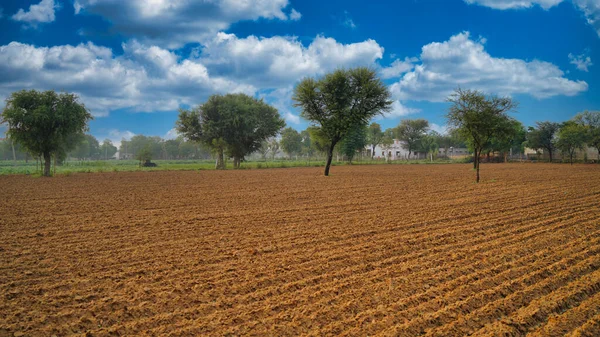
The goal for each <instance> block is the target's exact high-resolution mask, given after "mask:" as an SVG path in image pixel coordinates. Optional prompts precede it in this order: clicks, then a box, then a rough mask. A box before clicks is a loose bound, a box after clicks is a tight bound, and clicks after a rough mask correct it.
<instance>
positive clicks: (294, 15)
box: [290, 8, 302, 21]
mask: <svg viewBox="0 0 600 337" xmlns="http://www.w3.org/2000/svg"><path fill="white" fill-rule="evenodd" d="M301 18H302V14H300V12H298V11H297V10H295V9H293V8H292V11H291V12H290V20H292V21H298V20H300V19H301Z"/></svg>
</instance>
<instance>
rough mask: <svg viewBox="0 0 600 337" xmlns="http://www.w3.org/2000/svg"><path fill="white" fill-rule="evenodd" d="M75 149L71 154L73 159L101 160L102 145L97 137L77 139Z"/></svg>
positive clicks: (90, 136) (85, 136)
mask: <svg viewBox="0 0 600 337" xmlns="http://www.w3.org/2000/svg"><path fill="white" fill-rule="evenodd" d="M75 143H76V144H77V145H76V146H75V148H74V149H73V150H72V151H71V152H69V155H70V156H71V157H75V158H78V159H99V158H100V143H98V140H97V139H96V137H94V136H92V135H87V134H86V135H83V136H79V137H77V140H76V141H75Z"/></svg>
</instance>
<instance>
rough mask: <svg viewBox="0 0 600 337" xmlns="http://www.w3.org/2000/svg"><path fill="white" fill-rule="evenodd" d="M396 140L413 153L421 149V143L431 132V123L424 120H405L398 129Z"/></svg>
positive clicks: (409, 153) (409, 152)
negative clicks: (428, 132)
mask: <svg viewBox="0 0 600 337" xmlns="http://www.w3.org/2000/svg"><path fill="white" fill-rule="evenodd" d="M395 131H396V138H397V139H398V140H399V141H401V142H402V147H404V148H405V149H406V150H408V158H410V155H411V153H412V152H413V151H414V150H416V149H418V148H419V147H420V144H419V143H420V142H421V140H422V139H423V137H425V135H427V131H429V122H428V121H426V120H424V119H404V120H402V121H401V122H400V125H398V127H396V130H395Z"/></svg>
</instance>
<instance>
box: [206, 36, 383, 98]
mask: <svg viewBox="0 0 600 337" xmlns="http://www.w3.org/2000/svg"><path fill="white" fill-rule="evenodd" d="M383 51H384V49H383V47H381V46H380V45H379V44H377V42H375V41H374V40H367V41H363V42H359V43H351V44H341V43H339V42H337V41H336V40H334V39H332V38H326V37H323V36H317V37H316V38H315V39H314V40H313V42H312V43H311V44H310V45H309V46H308V47H305V46H304V45H303V44H302V43H301V42H300V41H298V40H297V39H296V38H293V37H281V36H274V37H270V38H258V37H256V36H248V37H246V38H238V37H236V36H235V35H233V34H225V33H219V34H217V36H216V37H215V38H214V39H212V40H210V41H208V42H207V43H206V44H205V46H204V48H203V50H202V56H201V59H200V60H201V62H202V63H203V64H205V65H206V67H207V68H208V69H209V70H210V71H211V73H214V74H217V75H219V76H225V77H228V78H232V79H235V80H236V81H239V82H242V83H247V84H250V85H253V86H257V87H262V88H265V87H267V88H268V87H271V88H274V87H283V86H286V85H290V84H292V83H294V82H295V81H297V80H299V79H302V78H303V77H305V76H314V75H321V74H324V73H326V72H328V71H331V70H333V69H336V68H338V67H352V66H359V65H363V66H364V65H367V66H370V65H374V64H375V61H376V60H378V59H381V58H382V56H383Z"/></svg>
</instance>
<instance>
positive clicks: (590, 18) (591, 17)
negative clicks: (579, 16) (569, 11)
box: [573, 0, 600, 36]
mask: <svg viewBox="0 0 600 337" xmlns="http://www.w3.org/2000/svg"><path fill="white" fill-rule="evenodd" d="M573 2H574V3H575V5H576V6H577V7H578V8H579V9H580V10H581V11H582V12H583V13H584V14H585V17H586V19H587V22H588V23H589V24H590V25H591V26H592V27H594V29H595V30H596V33H598V36H600V1H598V0H573Z"/></svg>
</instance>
